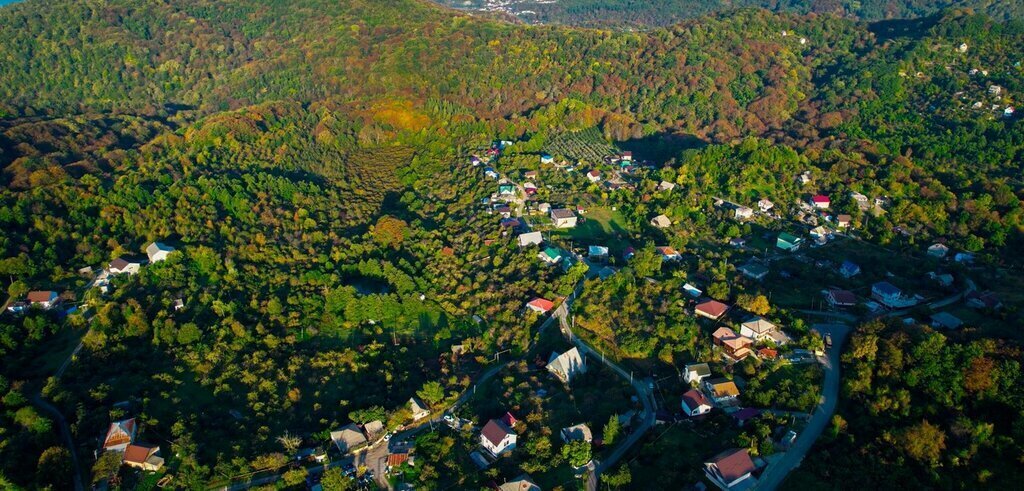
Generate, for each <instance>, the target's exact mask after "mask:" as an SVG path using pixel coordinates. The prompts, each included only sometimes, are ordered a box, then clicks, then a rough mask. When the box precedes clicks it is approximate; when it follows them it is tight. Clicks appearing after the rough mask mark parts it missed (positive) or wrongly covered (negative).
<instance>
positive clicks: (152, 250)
mask: <svg viewBox="0 0 1024 491" xmlns="http://www.w3.org/2000/svg"><path fill="white" fill-rule="evenodd" d="M172 252H174V248H173V247H171V246H169V245H166V244H162V243H160V242H153V243H152V244H149V245H148V246H146V255H147V256H149V262H150V264H152V263H158V262H160V261H163V260H165V259H167V256H169V255H171V253H172Z"/></svg>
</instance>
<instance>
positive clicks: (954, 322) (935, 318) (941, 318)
mask: <svg viewBox="0 0 1024 491" xmlns="http://www.w3.org/2000/svg"><path fill="white" fill-rule="evenodd" d="M932 322H935V323H937V324H939V325H941V326H942V327H945V328H949V329H956V328H958V327H960V326H962V325H963V324H964V321H962V320H960V318H959V317H957V316H955V315H953V314H950V313H949V312H938V313H935V314H932Z"/></svg>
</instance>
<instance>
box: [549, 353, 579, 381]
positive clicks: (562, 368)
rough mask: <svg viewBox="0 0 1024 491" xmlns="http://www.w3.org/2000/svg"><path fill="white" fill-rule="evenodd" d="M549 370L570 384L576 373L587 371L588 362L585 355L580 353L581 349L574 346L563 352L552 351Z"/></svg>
mask: <svg viewBox="0 0 1024 491" xmlns="http://www.w3.org/2000/svg"><path fill="white" fill-rule="evenodd" d="M548 371H549V372H551V373H553V374H555V376H556V377H558V379H559V380H561V381H562V382H564V383H566V384H569V383H571V382H572V379H573V377H575V376H576V375H578V374H582V373H586V371H587V364H586V362H585V361H584V359H583V356H582V355H580V351H579V350H578V349H576V348H572V349H570V350H569V351H566V352H565V353H562V354H558V353H551V358H549V359H548Z"/></svg>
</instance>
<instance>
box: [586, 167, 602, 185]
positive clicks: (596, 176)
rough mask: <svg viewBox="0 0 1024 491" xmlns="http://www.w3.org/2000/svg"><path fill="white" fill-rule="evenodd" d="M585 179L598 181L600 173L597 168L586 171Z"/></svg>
mask: <svg viewBox="0 0 1024 491" xmlns="http://www.w3.org/2000/svg"><path fill="white" fill-rule="evenodd" d="M587 180H588V181H590V182H599V181H601V173H600V172H599V171H598V170H597V169H592V170H591V171H590V172H587Z"/></svg>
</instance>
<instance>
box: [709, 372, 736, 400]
mask: <svg viewBox="0 0 1024 491" xmlns="http://www.w3.org/2000/svg"><path fill="white" fill-rule="evenodd" d="M704 391H705V392H706V393H707V394H708V395H709V396H711V400H713V401H715V404H724V403H729V402H733V401H735V400H736V398H737V397H739V396H740V389H739V388H738V387H736V383H735V382H733V381H732V380H729V379H726V378H715V379H708V380H705V381H704Z"/></svg>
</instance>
